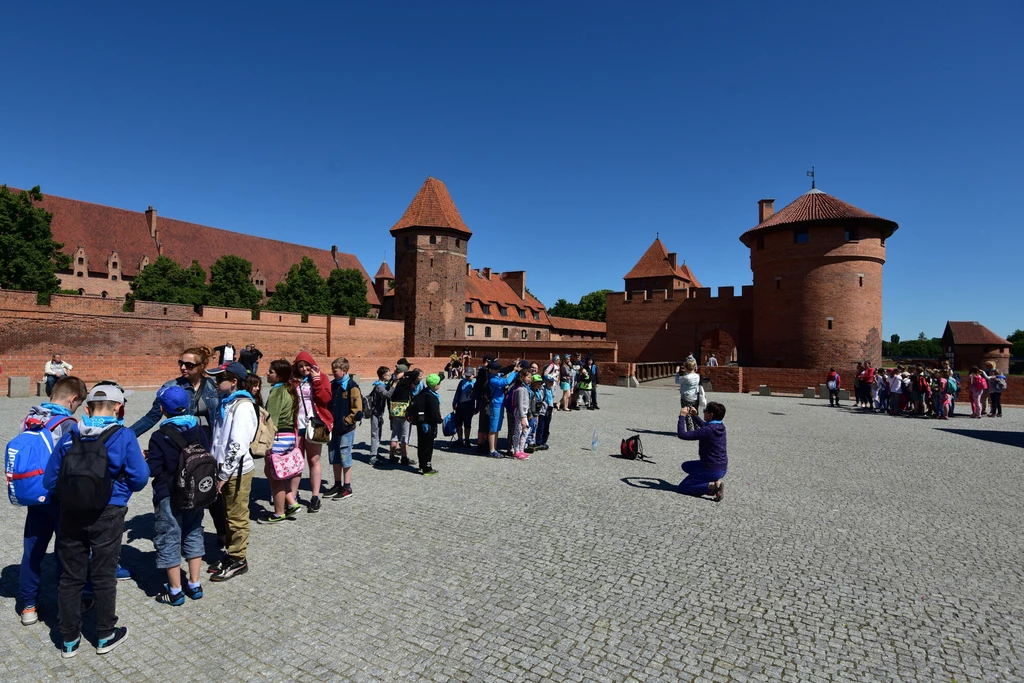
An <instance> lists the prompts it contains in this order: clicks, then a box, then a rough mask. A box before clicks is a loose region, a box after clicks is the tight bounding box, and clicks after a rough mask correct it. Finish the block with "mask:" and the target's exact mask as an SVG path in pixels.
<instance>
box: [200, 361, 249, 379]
mask: <svg viewBox="0 0 1024 683" xmlns="http://www.w3.org/2000/svg"><path fill="white" fill-rule="evenodd" d="M225 372H230V373H231V374H232V375H235V376H236V377H238V378H240V379H245V378H246V377H248V375H249V371H248V370H246V369H245V366H244V365H242V364H241V363H239V362H238V361H232V362H230V363H224V364H222V365H218V366H217V367H215V368H213V369H212V370H207V371H206V374H208V375H220V374H222V373H225Z"/></svg>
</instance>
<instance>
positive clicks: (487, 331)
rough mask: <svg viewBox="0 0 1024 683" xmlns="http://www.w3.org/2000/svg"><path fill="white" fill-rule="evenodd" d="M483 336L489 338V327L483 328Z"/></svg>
mask: <svg viewBox="0 0 1024 683" xmlns="http://www.w3.org/2000/svg"><path fill="white" fill-rule="evenodd" d="M484 336H485V337H490V336H491V328H489V327H485V328H484Z"/></svg>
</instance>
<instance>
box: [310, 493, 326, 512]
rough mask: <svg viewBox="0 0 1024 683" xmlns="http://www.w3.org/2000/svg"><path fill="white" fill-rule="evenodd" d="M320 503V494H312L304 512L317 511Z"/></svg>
mask: <svg viewBox="0 0 1024 683" xmlns="http://www.w3.org/2000/svg"><path fill="white" fill-rule="evenodd" d="M321 504H322V503H321V502H320V496H313V497H312V498H311V499H310V501H309V507H308V508H306V512H319V511H320V506H321Z"/></svg>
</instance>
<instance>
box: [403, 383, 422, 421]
mask: <svg viewBox="0 0 1024 683" xmlns="http://www.w3.org/2000/svg"><path fill="white" fill-rule="evenodd" d="M425 393H426V392H425V391H421V392H420V393H418V394H416V395H415V396H413V397H412V401H410V403H409V407H408V408H407V409H406V411H405V419H406V420H408V421H409V423H410V424H413V425H416V426H419V425H420V423H421V422H423V413H424V408H425V407H426V406H424V401H425V397H424V394H425Z"/></svg>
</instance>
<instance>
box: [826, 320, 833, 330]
mask: <svg viewBox="0 0 1024 683" xmlns="http://www.w3.org/2000/svg"><path fill="white" fill-rule="evenodd" d="M825 325H827V326H828V329H830V330H831V329H832V318H825Z"/></svg>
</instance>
